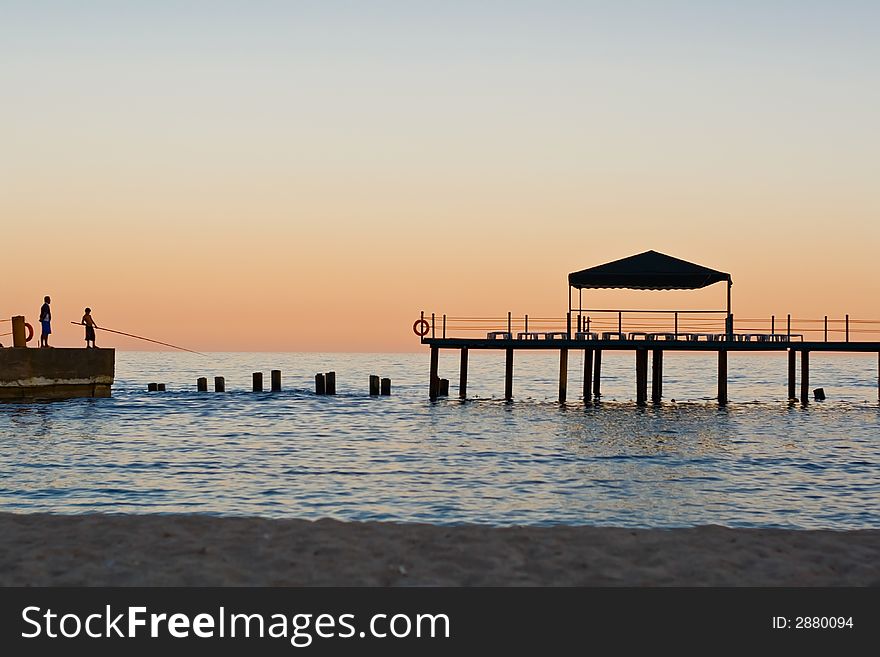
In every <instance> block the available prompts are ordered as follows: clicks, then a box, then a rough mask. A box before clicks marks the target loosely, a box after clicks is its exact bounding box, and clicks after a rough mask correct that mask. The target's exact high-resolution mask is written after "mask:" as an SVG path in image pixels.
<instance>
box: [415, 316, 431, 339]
mask: <svg viewBox="0 0 880 657" xmlns="http://www.w3.org/2000/svg"><path fill="white" fill-rule="evenodd" d="M420 326H421V328H422V330H421V331H419V327H420ZM430 330H431V325H430V324H428V320H427V319H417V320H416V321H415V322H414V323H413V333H415V334H416V335H417V336H419V337H420V338H423V337H425V336H426V335H428V331H430Z"/></svg>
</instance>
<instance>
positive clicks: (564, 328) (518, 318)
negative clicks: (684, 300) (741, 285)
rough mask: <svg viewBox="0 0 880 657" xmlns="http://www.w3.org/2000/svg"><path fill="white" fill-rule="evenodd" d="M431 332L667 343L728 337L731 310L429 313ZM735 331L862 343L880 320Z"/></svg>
mask: <svg viewBox="0 0 880 657" xmlns="http://www.w3.org/2000/svg"><path fill="white" fill-rule="evenodd" d="M422 317H423V318H424V319H425V320H426V321H427V322H428V324H429V329H428V334H427V335H426V336H425V337H426V338H455V337H460V338H479V337H494V338H501V339H504V338H506V337H508V336H509V337H511V338H513V339H547V338H553V337H556V338H561V337H566V336H570V337H571V338H574V337H575V336H576V334H577V333H582V334H586V335H589V334H594V335H595V336H596V337H602V336H603V334H604V335H605V336H607V337H614V338H617V337H621V336H632V335H633V334H635V335H636V336H639V337H644V336H647V335H658V334H659V335H662V336H663V337H664V338H666V339H687V338H689V337H693V336H717V337H718V339H723V338H722V336H723V335H724V334H726V325H725V322H726V317H727V314H726V312H725V311H718V310H622V309H597V310H592V309H590V310H588V311H584V312H583V313H580V314H578V313H573V314H572V316H570V317H569V316H544V315H528V314H514V313H512V312H510V313H508V314H507V315H500V316H483V317H479V316H463V315H446V314H439V313H423V314H422ZM732 332H733V334H735V335H736V336H737V338H745V336H748V337H750V338H755V339H768V338H766V336H771V337H770V338H769V339H773V338H774V337H776V336H778V338H779V339H783V338H784V339H787V340H796V341H797V340H803V341H809V342H860V341H878V340H880V320H871V319H855V318H851V317H850V316H849V315H844V316H843V317H831V316H824V317H820V318H803V317H793V316H791V315H788V314H785V315H771V316H769V317H745V318H741V317H735V316H734V318H733V327H732Z"/></svg>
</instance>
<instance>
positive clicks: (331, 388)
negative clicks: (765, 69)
mask: <svg viewBox="0 0 880 657" xmlns="http://www.w3.org/2000/svg"><path fill="white" fill-rule="evenodd" d="M324 383H325V385H326V388H327V394H328V395H335V394H336V372H327V373H326V374H325V375H324Z"/></svg>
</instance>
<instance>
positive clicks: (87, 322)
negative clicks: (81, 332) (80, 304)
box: [82, 308, 98, 349]
mask: <svg viewBox="0 0 880 657" xmlns="http://www.w3.org/2000/svg"><path fill="white" fill-rule="evenodd" d="M82 324H83V325H84V326H85V327H86V349H97V348H98V345H96V344H95V329H96V328H98V325H97V324H95V320H94V319H93V318H92V309H91V308H86V314H85V315H83V318H82ZM89 342H91V343H92V344H89Z"/></svg>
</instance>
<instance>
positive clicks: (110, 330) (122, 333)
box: [71, 322, 208, 357]
mask: <svg viewBox="0 0 880 657" xmlns="http://www.w3.org/2000/svg"><path fill="white" fill-rule="evenodd" d="M71 324H75V325H76V326H85V324H83V323H82V322H71ZM95 328H96V329H98V330H99V331H107V332H108V333H117V334H119V335H124V336H126V337H129V338H135V339H137V340H145V341H147V342H152V343H154V344H161V345H162V346H163V347H171V348H172V349H180V350H181V351H186V352H189V353H191V354H196V355H197V356H205V357H207V356H208V354H203V353H201V352H199V351H193V350H192V349H184V348H183V347H178V346H177V345H176V344H168V343H167V342H159V341H158V340H151V339H150V338H145V337H144V336H142V335H134V334H132V333H125V332H124V331H115V330H113V329H108V328H104V327H103V326H96V327H95Z"/></svg>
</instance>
